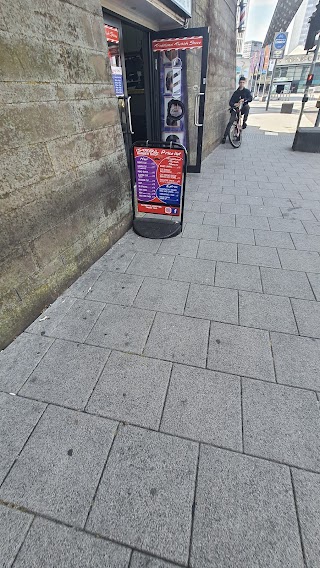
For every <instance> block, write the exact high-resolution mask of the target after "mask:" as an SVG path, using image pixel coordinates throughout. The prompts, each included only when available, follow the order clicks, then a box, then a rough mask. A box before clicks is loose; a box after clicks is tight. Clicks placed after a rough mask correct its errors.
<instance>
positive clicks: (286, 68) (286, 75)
mask: <svg viewBox="0 0 320 568" xmlns="http://www.w3.org/2000/svg"><path fill="white" fill-rule="evenodd" d="M312 59H313V54H312V53H310V54H307V53H301V54H296V55H294V54H291V55H290V54H289V55H287V56H286V57H284V59H280V60H279V61H278V63H277V67H276V70H275V75H274V90H275V89H276V87H277V86H278V85H279V86H280V85H282V86H283V90H284V91H285V92H291V93H303V92H304V89H305V85H306V80H307V76H308V73H309V71H310V64H311V61H312ZM312 87H313V88H314V89H315V90H316V91H317V92H319V91H320V54H319V55H318V59H317V63H316V66H315V70H314V78H313V82H312ZM281 90H282V89H281Z"/></svg>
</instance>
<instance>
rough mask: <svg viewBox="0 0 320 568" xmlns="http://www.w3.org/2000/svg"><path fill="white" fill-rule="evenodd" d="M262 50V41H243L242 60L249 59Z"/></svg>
mask: <svg viewBox="0 0 320 568" xmlns="http://www.w3.org/2000/svg"><path fill="white" fill-rule="evenodd" d="M261 48H262V41H245V42H244V46H243V57H244V59H251V57H252V55H253V54H254V53H255V52H256V51H260V49H261Z"/></svg>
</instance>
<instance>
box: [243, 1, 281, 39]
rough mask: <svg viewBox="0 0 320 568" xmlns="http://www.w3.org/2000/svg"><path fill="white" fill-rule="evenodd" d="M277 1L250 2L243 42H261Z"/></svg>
mask: <svg viewBox="0 0 320 568" xmlns="http://www.w3.org/2000/svg"><path fill="white" fill-rule="evenodd" d="M276 5H277V0H250V6H249V17H248V21H247V30H246V37H245V41H251V40H256V41H263V40H264V38H265V37H266V33H267V30H268V27H269V24H270V21H271V18H272V15H273V12H274V9H275V7H276Z"/></svg>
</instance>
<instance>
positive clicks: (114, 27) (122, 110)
mask: <svg viewBox="0 0 320 568" xmlns="http://www.w3.org/2000/svg"><path fill="white" fill-rule="evenodd" d="M104 21H105V30H106V36H107V42H108V54H109V59H110V65H111V72H112V81H113V85H114V90H115V94H116V95H117V98H118V105H119V114H120V120H121V126H122V134H123V138H124V142H125V147H126V152H127V156H128V160H129V159H130V150H131V147H132V144H133V143H134V142H137V141H139V140H147V139H150V138H151V137H152V114H151V100H152V97H151V96H150V49H149V33H148V32H147V31H145V30H144V29H142V28H139V27H136V26H133V25H131V24H129V23H127V22H123V21H121V20H118V19H116V18H112V17H109V16H107V15H105V16H104Z"/></svg>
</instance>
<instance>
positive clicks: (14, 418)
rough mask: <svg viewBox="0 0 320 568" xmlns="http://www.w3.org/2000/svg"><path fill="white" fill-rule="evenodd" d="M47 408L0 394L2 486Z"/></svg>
mask: <svg viewBox="0 0 320 568" xmlns="http://www.w3.org/2000/svg"><path fill="white" fill-rule="evenodd" d="M45 408H46V405H45V404H41V403H40V402H35V401H33V400H25V399H23V398H20V397H18V396H12V395H10V394H7V393H1V392H0V455H1V460H0V485H1V483H2V482H3V480H4V479H5V477H6V475H7V474H8V473H9V471H10V468H11V467H12V465H13V463H14V462H15V460H16V459H17V457H18V456H19V453H20V452H21V450H22V448H23V446H24V445H25V443H26V441H27V440H28V438H29V436H30V434H31V433H32V431H33V429H34V428H35V426H36V424H37V423H38V421H39V420H40V418H41V416H42V414H43V412H44V411H45Z"/></svg>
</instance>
